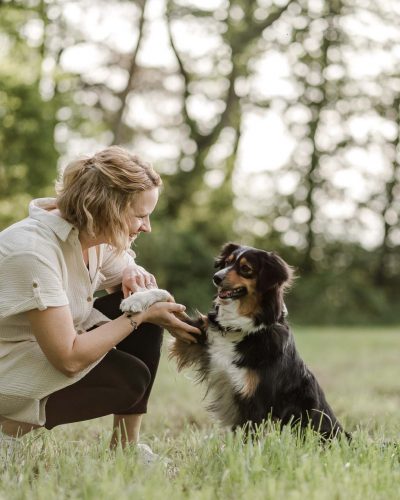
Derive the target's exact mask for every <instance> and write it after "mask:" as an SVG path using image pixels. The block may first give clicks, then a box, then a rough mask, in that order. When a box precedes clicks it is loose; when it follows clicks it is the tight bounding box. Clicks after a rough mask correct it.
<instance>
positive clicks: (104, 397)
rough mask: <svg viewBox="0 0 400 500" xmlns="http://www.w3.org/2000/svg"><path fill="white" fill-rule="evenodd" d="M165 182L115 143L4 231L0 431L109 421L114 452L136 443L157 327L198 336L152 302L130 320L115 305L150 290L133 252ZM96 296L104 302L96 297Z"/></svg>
mask: <svg viewBox="0 0 400 500" xmlns="http://www.w3.org/2000/svg"><path fill="white" fill-rule="evenodd" d="M160 185H161V179H160V177H159V175H158V174H157V173H156V172H155V171H154V170H153V168H152V167H151V166H150V165H149V164H147V163H146V162H143V161H142V160H141V159H139V158H138V157H136V156H134V155H132V154H130V153H129V152H127V151H125V150H124V149H122V148H119V147H110V148H107V149H105V150H103V151H100V152H99V153H97V154H95V155H94V156H92V157H88V158H84V159H80V160H76V161H74V162H72V163H70V164H69V165H68V166H67V167H66V169H65V170H64V173H63V175H62V178H61V180H60V182H59V183H58V184H57V197H56V198H46V199H38V200H34V201H32V202H31V204H30V206H29V216H28V217H27V218H26V219H24V220H22V221H20V222H18V223H16V224H14V225H12V226H11V227H9V228H7V229H5V230H4V231H2V232H1V233H0V415H1V416H0V426H1V431H0V432H2V436H3V439H10V438H12V437H16V436H20V435H23V434H25V433H27V432H29V431H31V430H32V429H34V428H38V427H43V426H44V427H45V428H46V429H52V428H53V427H55V426H57V425H60V424H67V423H70V422H78V421H82V420H88V419H93V418H96V417H101V416H104V415H109V414H113V415H114V428H113V434H112V438H111V445H115V444H116V443H117V441H118V439H119V438H121V440H122V444H123V445H126V444H127V443H131V442H137V441H138V437H139V429H140V423H141V419H142V415H143V414H144V413H146V410H147V402H148V399H149V396H150V392H151V389H152V386H153V382H154V378H155V376H156V372H157V367H158V362H159V357H160V347H161V340H162V332H163V328H166V329H167V330H169V331H170V332H171V333H172V334H173V335H175V336H178V337H180V338H182V339H185V340H187V341H189V342H190V341H193V336H192V335H190V333H198V331H197V329H195V328H193V327H191V326H189V325H187V324H186V323H184V322H182V321H180V320H179V319H178V318H177V317H176V314H179V312H181V311H183V310H184V306H182V305H180V304H176V303H174V302H173V301H172V300H171V302H161V303H157V304H154V305H153V306H151V307H150V308H149V309H147V310H146V311H144V312H141V313H138V314H135V315H133V316H131V317H128V316H127V315H125V314H121V312H120V310H119V305H120V302H121V300H122V299H123V297H127V296H128V295H129V294H130V293H135V291H137V290H139V289H143V288H151V287H156V286H157V285H156V281H155V279H154V277H153V276H152V275H151V274H149V273H148V272H147V271H145V269H143V268H142V267H140V266H138V265H137V264H136V263H135V260H134V254H133V252H131V251H130V250H129V249H130V245H131V243H132V241H133V240H135V238H136V237H137V236H138V235H139V233H141V232H150V230H151V227H150V215H151V213H152V212H153V210H154V209H155V207H156V204H157V200H158V195H159V187H160ZM98 290H106V291H107V292H108V294H107V295H104V296H102V297H100V298H97V299H96V298H95V296H94V294H95V292H96V291H98Z"/></svg>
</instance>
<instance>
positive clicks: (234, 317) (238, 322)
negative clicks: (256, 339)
mask: <svg viewBox="0 0 400 500" xmlns="http://www.w3.org/2000/svg"><path fill="white" fill-rule="evenodd" d="M217 321H218V323H219V324H220V325H221V326H222V327H223V328H229V329H232V330H241V332H242V333H244V334H246V333H249V332H251V331H254V329H255V328H254V323H253V320H252V319H251V318H249V317H247V316H240V315H239V312H238V302H237V301H236V300H224V301H221V302H220V304H219V307H218V315H217Z"/></svg>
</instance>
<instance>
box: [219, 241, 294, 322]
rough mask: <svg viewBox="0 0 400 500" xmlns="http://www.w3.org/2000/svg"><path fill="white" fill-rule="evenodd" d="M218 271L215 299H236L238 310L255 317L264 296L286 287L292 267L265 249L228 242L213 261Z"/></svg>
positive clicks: (241, 313)
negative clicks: (216, 295)
mask: <svg viewBox="0 0 400 500" xmlns="http://www.w3.org/2000/svg"><path fill="white" fill-rule="evenodd" d="M215 267H216V268H218V269H219V270H218V271H217V272H216V273H215V274H214V277H213V282H214V284H215V286H216V287H217V289H218V298H217V302H218V303H220V304H228V303H230V302H232V301H238V313H239V314H240V315H242V316H256V315H257V314H259V313H260V311H261V309H262V308H263V307H265V304H264V303H263V297H264V296H265V295H266V294H267V293H268V292H269V291H271V292H273V291H276V293H277V294H278V293H280V292H281V290H282V289H283V288H284V287H285V286H288V285H289V283H290V281H291V278H292V269H291V267H290V266H289V265H288V264H287V263H286V262H285V261H284V260H283V259H282V258H281V257H279V256H278V255H276V254H274V253H272V252H266V251H265V250H258V249H256V248H252V247H247V246H240V245H237V244H235V243H227V244H226V245H225V246H224V247H223V248H222V251H221V254H220V255H219V256H218V257H217V259H216V261H215Z"/></svg>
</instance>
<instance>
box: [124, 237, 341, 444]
mask: <svg viewBox="0 0 400 500" xmlns="http://www.w3.org/2000/svg"><path fill="white" fill-rule="evenodd" d="M215 265H216V267H217V268H218V271H217V272H216V273H215V274H214V279H213V281H214V284H215V285H216V286H217V289H218V294H217V297H216V298H215V301H214V305H213V308H212V310H211V311H210V312H209V314H208V316H202V317H200V318H199V319H198V320H194V321H190V320H188V319H187V320H188V322H190V323H191V324H192V325H195V326H197V327H199V328H200V329H201V331H202V335H201V336H200V338H199V339H198V343H193V344H187V343H184V342H182V341H180V340H178V339H175V340H174V343H173V345H172V348H171V357H173V358H175V359H176V361H177V364H178V368H179V369H182V368H184V367H189V366H193V367H194V369H195V370H196V372H197V374H198V380H199V381H204V382H205V383H206V385H207V387H208V391H209V392H210V393H211V395H212V402H211V404H210V405H209V409H210V410H211V412H212V413H213V414H215V416H216V417H217V418H218V420H219V421H220V422H221V423H222V425H227V426H230V427H231V428H232V429H235V428H236V427H241V426H247V427H248V428H250V429H252V428H254V427H255V426H257V425H258V424H261V423H262V422H263V421H264V420H266V419H267V418H271V419H272V420H274V421H278V422H279V423H280V424H281V425H286V424H289V425H296V424H297V425H300V426H301V427H303V428H304V427H307V426H310V427H311V428H313V429H314V430H316V431H317V432H319V433H320V434H321V436H322V437H323V438H324V439H329V438H332V437H335V436H337V435H338V434H340V433H342V432H344V431H343V428H342V426H341V425H340V423H339V422H338V420H337V418H336V417H335V415H334V413H333V411H332V409H331V407H330V406H329V404H328V403H327V401H326V399H325V395H324V393H323V391H322V389H321V387H320V386H319V384H318V382H317V380H316V378H315V377H314V375H313V374H312V373H311V371H310V370H309V369H308V368H307V366H306V365H305V363H304V362H303V360H302V359H301V358H300V356H299V354H298V352H297V350H296V346H295V342H294V338H293V335H292V333H291V331H290V328H289V326H288V324H287V322H286V319H285V305H284V302H283V293H284V290H285V288H287V287H288V286H289V285H290V282H291V279H292V275H293V272H292V269H291V267H290V266H289V265H288V264H286V262H285V261H284V260H283V259H281V258H280V257H279V256H278V255H276V254H274V253H271V252H266V251H264V250H258V249H255V248H251V247H246V246H240V245H237V244H234V243H228V244H226V245H225V246H224V247H223V249H222V252H221V255H220V256H219V257H218V258H217V259H216V264H215ZM152 292H153V291H149V292H141V293H143V294H149V293H152ZM155 292H157V294H158V295H160V297H158V298H156V300H154V302H156V301H159V300H166V296H164V297H161V295H162V294H163V293H164V294H168V292H165V291H164V290H155ZM135 295H136V294H134V295H133V296H131V297H129V298H128V299H126V300H125V301H123V303H122V309H123V310H132V308H131V307H130V306H129V301H131V302H133V301H134V298H135ZM168 295H169V294H168ZM144 297H146V295H144ZM147 297H148V299H150V297H149V296H147ZM138 298H140V297H138ZM127 301H128V302H127ZM154 302H152V303H154ZM138 307H139V310H140V306H136V309H137V308H138ZM135 312H136V311H135ZM346 436H348V437H349V435H348V434H347V433H346Z"/></svg>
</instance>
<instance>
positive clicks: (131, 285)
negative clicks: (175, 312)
mask: <svg viewBox="0 0 400 500" xmlns="http://www.w3.org/2000/svg"><path fill="white" fill-rule="evenodd" d="M150 288H157V282H156V279H155V277H154V276H153V275H152V274H150V273H148V272H147V271H146V269H144V268H143V267H142V266H137V265H136V264H135V265H131V266H128V267H126V268H125V269H124V270H123V271H122V292H123V294H124V298H125V299H126V297H129V295H130V294H131V293H134V292H138V291H139V290H142V289H145V290H146V289H147V290H149V289H150Z"/></svg>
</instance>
